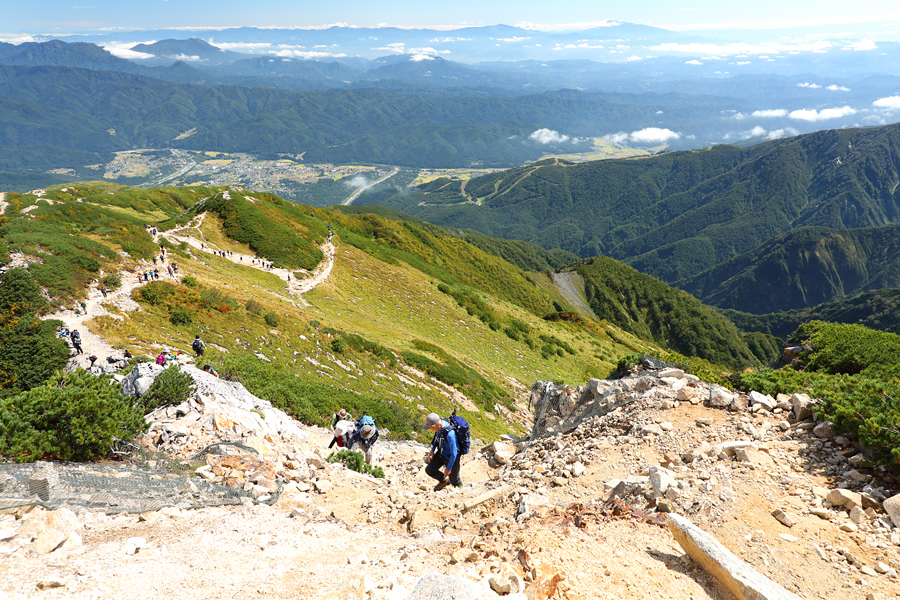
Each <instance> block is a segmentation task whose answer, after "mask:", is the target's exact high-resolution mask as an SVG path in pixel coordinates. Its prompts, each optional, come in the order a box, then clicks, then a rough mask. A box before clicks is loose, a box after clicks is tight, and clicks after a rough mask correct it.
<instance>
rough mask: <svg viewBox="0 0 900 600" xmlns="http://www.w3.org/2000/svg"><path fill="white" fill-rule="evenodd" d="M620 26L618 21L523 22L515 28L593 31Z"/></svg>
mask: <svg viewBox="0 0 900 600" xmlns="http://www.w3.org/2000/svg"><path fill="white" fill-rule="evenodd" d="M618 25H620V23H619V22H618V21H589V22H585V23H554V24H545V23H531V22H529V21H522V22H520V23H516V24H515V25H514V27H518V28H519V29H528V30H534V31H570V30H576V31H579V30H583V29H593V28H594V27H617V26H618Z"/></svg>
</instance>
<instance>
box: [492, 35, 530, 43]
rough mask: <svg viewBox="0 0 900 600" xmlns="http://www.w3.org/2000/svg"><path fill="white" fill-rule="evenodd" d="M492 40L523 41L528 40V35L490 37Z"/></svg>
mask: <svg viewBox="0 0 900 600" xmlns="http://www.w3.org/2000/svg"><path fill="white" fill-rule="evenodd" d="M491 39H492V40H497V41H498V42H524V41H525V40H530V39H531V38H530V37H522V36H513V37H505V38H491Z"/></svg>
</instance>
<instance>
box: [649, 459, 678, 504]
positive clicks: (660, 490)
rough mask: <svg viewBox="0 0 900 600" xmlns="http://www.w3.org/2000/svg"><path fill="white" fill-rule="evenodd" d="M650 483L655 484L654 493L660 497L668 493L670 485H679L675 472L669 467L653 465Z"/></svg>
mask: <svg viewBox="0 0 900 600" xmlns="http://www.w3.org/2000/svg"><path fill="white" fill-rule="evenodd" d="M650 485H652V486H653V495H654V497H656V498H658V497H660V496H662V495H664V494H665V493H666V490H668V489H669V488H670V487H675V486H677V485H678V484H677V482H676V481H675V473H673V472H672V471H670V470H669V469H666V468H663V467H658V466H656V465H653V466H651V467H650Z"/></svg>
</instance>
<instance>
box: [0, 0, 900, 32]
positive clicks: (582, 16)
mask: <svg viewBox="0 0 900 600" xmlns="http://www.w3.org/2000/svg"><path fill="white" fill-rule="evenodd" d="M0 15H2V17H0V33H7V34H9V33H51V34H52V33H57V34H62V33H74V32H90V31H98V30H110V29H113V30H114V29H157V28H206V27H235V26H255V27H318V26H323V25H332V24H344V25H356V26H363V27H373V26H378V25H392V26H398V27H441V28H453V27H460V26H467V25H470V26H482V25H495V24H498V23H503V24H506V25H518V26H526V27H535V28H540V29H583V28H586V27H590V26H592V25H595V24H599V23H602V22H604V21H607V20H617V21H629V22H632V23H645V24H648V25H654V26H657V27H665V28H670V29H677V30H685V29H713V28H744V27H766V28H769V27H779V28H780V27H798V26H803V25H825V24H832V25H834V24H844V23H847V24H849V23H865V22H872V23H884V22H888V21H896V22H897V23H898V26H897V32H898V33H897V36H896V38H895V39H900V2H897V0H856V1H853V2H847V1H846V0H788V1H785V0H744V1H743V2H728V1H725V2H723V1H722V0H684V2H681V3H679V2H672V1H670V0H637V1H635V0H632V1H631V2H622V1H621V0H617V1H615V2H611V1H607V0H601V1H596V0H595V1H591V0H569V1H568V2H547V1H546V0H516V1H493V2H485V1H484V0H451V1H448V2H441V3H437V2H421V1H419V2H408V1H403V2H400V1H390V0H388V1H384V2H372V1H371V0H339V1H337V2H308V1H304V0H299V1H298V0H263V1H261V2H247V1H241V2H237V1H233V0H142V1H140V2H134V1H132V0H70V1H66V0H33V1H27V0H25V1H23V0H0Z"/></svg>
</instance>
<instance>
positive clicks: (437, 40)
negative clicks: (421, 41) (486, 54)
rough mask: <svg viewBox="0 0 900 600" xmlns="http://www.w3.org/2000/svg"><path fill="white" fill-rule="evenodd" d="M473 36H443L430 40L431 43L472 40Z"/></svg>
mask: <svg viewBox="0 0 900 600" xmlns="http://www.w3.org/2000/svg"><path fill="white" fill-rule="evenodd" d="M471 41H472V38H464V37H442V38H434V39H433V40H428V43H430V44H449V43H450V42H471Z"/></svg>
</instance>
